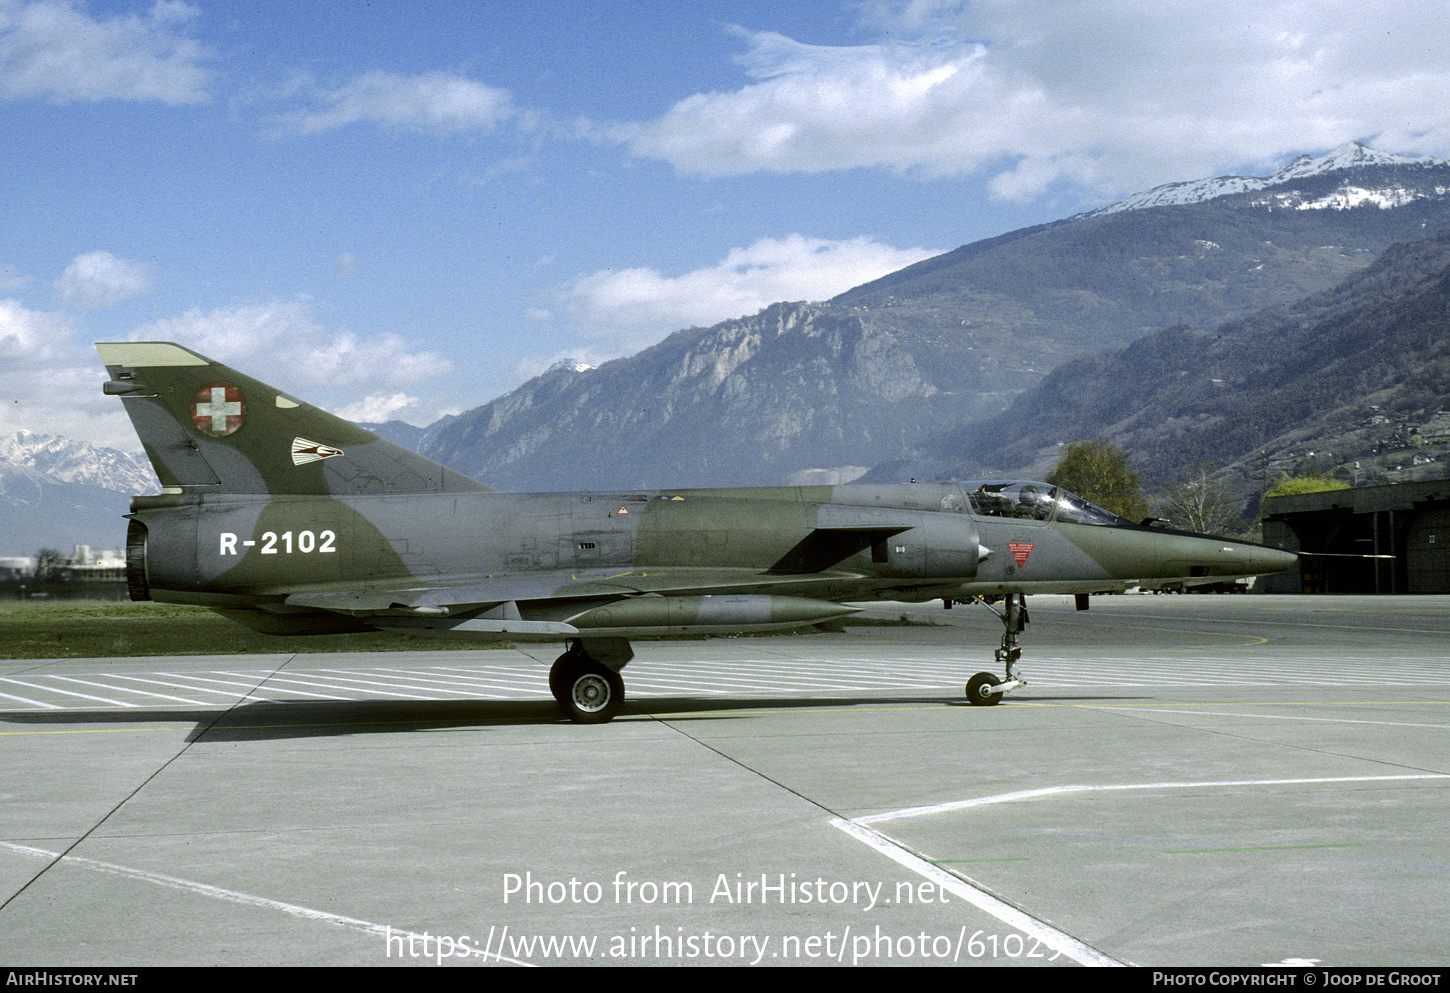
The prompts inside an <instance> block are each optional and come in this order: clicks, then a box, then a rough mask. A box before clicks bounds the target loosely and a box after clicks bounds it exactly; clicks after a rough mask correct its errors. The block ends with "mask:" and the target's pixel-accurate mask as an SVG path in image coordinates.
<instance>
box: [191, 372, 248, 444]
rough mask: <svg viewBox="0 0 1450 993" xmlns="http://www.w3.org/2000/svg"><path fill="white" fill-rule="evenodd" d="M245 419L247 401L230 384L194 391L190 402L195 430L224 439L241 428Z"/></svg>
mask: <svg viewBox="0 0 1450 993" xmlns="http://www.w3.org/2000/svg"><path fill="white" fill-rule="evenodd" d="M246 418H247V401H246V400H244V399H243V398H242V391H241V390H239V389H237V388H236V387H235V386H232V385H231V384H230V383H212V384H211V385H210V386H203V387H202V388H201V389H199V390H197V391H196V399H195V400H192V401H191V420H192V423H194V424H195V425H196V427H197V430H199V431H201V432H202V433H203V434H209V435H211V436H212V437H213V438H224V437H226V436H227V435H229V434H231V433H232V432H233V431H235V430H236V429H237V428H239V427H241V426H242V421H244V420H246Z"/></svg>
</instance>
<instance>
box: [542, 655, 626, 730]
mask: <svg viewBox="0 0 1450 993" xmlns="http://www.w3.org/2000/svg"><path fill="white" fill-rule="evenodd" d="M549 691H550V692H552V693H553V694H554V699H555V700H558V701H559V706H560V707H562V708H563V710H564V713H565V714H567V715H568V717H569V719H570V720H571V721H574V722H575V723H576V724H607V723H608V722H609V721H611V720H613V719H614V715H616V714H618V713H619V708H621V707H623V706H624V679H623V677H621V676H620V675H619V673H617V672H615V671H614V670H613V669H610V668H608V667H606V666H603V665H600V664H599V663H598V662H596V661H594V659H591V658H590V657H589V656H587V655H582V654H579V653H575V652H565V653H564V654H563V655H560V656H559V658H558V660H557V661H555V663H554V666H553V668H551V669H550V670H549Z"/></svg>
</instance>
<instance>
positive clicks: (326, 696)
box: [0, 650, 1450, 710]
mask: <svg viewBox="0 0 1450 993" xmlns="http://www.w3.org/2000/svg"><path fill="white" fill-rule="evenodd" d="M1351 654H1353V650H1350V652H1347V653H1343V654H1337V655H1336V656H1334V657H1325V656H1313V655H1301V656H1283V655H1274V656H1272V657H1270V656H1267V655H1264V656H1259V655H1246V654H1237V655H1214V654H1201V655H1193V654H1186V655H1183V656H1176V657H1161V658H1153V657H1149V658H1144V657H1142V656H1132V657H1127V656H1108V655H1102V654H1099V655H1095V656H1088V655H1086V654H1083V655H1079V656H1077V657H1074V658H1051V657H1042V656H1039V657H1037V658H1035V659H1033V660H1032V661H1031V663H1030V664H1027V663H1024V665H1023V671H1024V672H1025V673H1026V676H1027V679H1028V683H1029V690H1028V692H1042V691H1047V692H1056V691H1069V692H1070V691H1077V690H1094V691H1101V690H1122V689H1128V690H1131V689H1135V688H1149V689H1151V688H1154V687H1170V686H1181V687H1213V686H1224V687H1246V686H1286V685H1305V686H1362V685H1364V682H1365V672H1366V667H1367V666H1372V670H1373V673H1374V681H1375V682H1376V683H1377V684H1380V685H1385V686H1447V685H1450V671H1447V670H1446V667H1445V666H1444V665H1443V663H1442V662H1441V661H1440V660H1439V659H1431V658H1427V657H1425V656H1406V657H1383V656H1377V657H1374V658H1373V660H1372V661H1371V659H1370V657H1369V656H1368V655H1366V656H1365V657H1363V658H1360V657H1350V656H1351ZM228 661H232V660H228ZM385 661H386V663H387V664H383V665H355V666H354V665H335V666H330V667H327V668H307V667H305V666H297V667H284V668H280V669H241V668H225V669H209V670H208V669H198V670H196V671H193V672H179V671H177V670H176V669H175V668H169V669H167V670H164V671H156V672H143V673H128V674H119V673H111V672H107V671H106V666H107V664H108V660H97V661H96V662H95V663H94V668H93V669H91V670H90V671H79V670H76V669H71V670H70V673H72V674H67V675H60V674H58V673H55V674H52V673H46V672H43V671H41V672H30V673H27V674H26V677H25V678H24V679H19V678H16V677H13V676H11V677H0V708H3V709H27V710H34V709H41V710H55V709H72V710H77V709H95V708H97V707H99V708H111V707H128V708H135V707H149V708H163V707H167V706H177V707H181V706H191V707H197V706H201V707H218V706H228V705H230V704H231V703H234V702H236V701H238V700H241V699H248V700H253V701H270V702H285V701H287V700H346V701H361V700H380V699H387V700H419V701H430V700H431V701H438V700H539V699H548V694H549V691H548V671H549V670H548V666H547V665H541V664H538V663H535V662H527V661H525V662H505V663H484V664H480V665H478V666H477V667H473V666H460V665H457V664H453V665H426V664H417V665H409V664H407V662H406V661H403V660H393V659H387V660H385ZM71 664H72V665H74V663H71ZM203 664H204V663H203ZM224 664H225V663H224ZM992 668H994V667H993V666H992V664H990V663H988V662H986V661H985V660H983V659H981V658H977V657H975V656H966V657H963V658H941V657H937V658H920V657H911V656H902V657H896V658H890V659H880V660H873V659H860V658H846V659H830V658H823V657H818V656H808V657H801V658H779V657H777V658H747V659H724V660H713V659H712V660H692V659H689V658H685V659H682V660H678V661H653V660H651V659H649V658H642V659H639V660H636V661H635V662H634V663H633V664H632V665H631V666H630V667H629V668H627V669H626V670H625V671H624V677H625V684H626V686H627V693H628V696H629V697H630V698H631V699H646V698H650V697H670V696H688V697H701V696H709V697H721V696H726V697H728V696H743V697H752V696H803V695H809V694H812V693H850V692H891V691H898V692H902V693H928V694H937V693H939V694H941V695H942V696H943V697H944V698H955V697H957V696H960V694H961V692H962V685H963V683H965V681H966V680H967V678H968V677H969V676H971V675H972V673H974V672H978V671H981V670H984V669H992ZM7 690H8V691H9V692H6V691H7ZM164 690H172V691H175V692H174V693H166V692H164Z"/></svg>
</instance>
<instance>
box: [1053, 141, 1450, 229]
mask: <svg viewBox="0 0 1450 993" xmlns="http://www.w3.org/2000/svg"><path fill="white" fill-rule="evenodd" d="M1325 178H1329V179H1330V180H1331V181H1330V182H1328V183H1327V184H1326V183H1324V182H1319V180H1323V179H1325ZM1306 180H1313V181H1316V182H1309V183H1306V182H1305V181H1306ZM1246 194H1248V195H1250V196H1245V197H1244V199H1245V201H1246V203H1249V204H1252V205H1254V206H1274V207H1284V208H1290V209H1296V210H1345V209H1348V208H1350V207H1358V206H1363V205H1372V206H1376V207H1382V208H1389V207H1399V206H1403V205H1404V204H1406V203H1409V202H1410V201H1412V200H1420V199H1425V198H1431V197H1433V198H1436V199H1440V198H1443V197H1445V196H1447V195H1450V162H1447V161H1445V160H1443V159H1433V158H1412V157H1410V156H1408V155H1397V154H1395V153H1393V152H1377V151H1375V150H1374V149H1372V148H1368V147H1366V146H1365V145H1362V144H1361V143H1359V142H1357V141H1351V142H1346V143H1345V144H1343V145H1340V146H1339V147H1338V148H1336V149H1334V150H1333V151H1332V152H1329V153H1328V154H1326V155H1320V156H1317V157H1316V156H1312V155H1301V156H1299V157H1298V158H1297V159H1295V160H1294V161H1293V162H1290V163H1289V164H1288V165H1286V166H1285V167H1284V168H1282V169H1280V170H1279V171H1278V172H1276V173H1274V174H1273V175H1272V176H1218V177H1215V178H1213V179H1195V180H1190V181H1188V182H1183V183H1166V184H1164V185H1163V186H1155V187H1154V188H1153V189H1151V190H1145V191H1144V192H1142V193H1135V194H1133V195H1132V196H1130V197H1128V198H1126V199H1124V200H1119V201H1118V202H1117V203H1114V204H1109V205H1108V206H1106V207H1102V208H1099V209H1098V210H1094V211H1089V212H1088V213H1086V214H1082V215H1079V216H1081V217H1101V216H1103V215H1105V214H1116V213H1120V212H1122V211H1125V210H1144V209H1146V208H1149V207H1166V206H1180V205H1183V204H1191V203H1203V202H1205V201H1208V200H1216V199H1218V198H1219V197H1227V196H1244V195H1246ZM1252 194H1261V195H1259V196H1252Z"/></svg>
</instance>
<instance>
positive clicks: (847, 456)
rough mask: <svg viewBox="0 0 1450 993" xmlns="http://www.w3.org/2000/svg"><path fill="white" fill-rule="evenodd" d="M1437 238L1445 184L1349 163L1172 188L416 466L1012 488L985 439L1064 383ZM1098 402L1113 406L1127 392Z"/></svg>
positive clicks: (477, 429)
mask: <svg viewBox="0 0 1450 993" xmlns="http://www.w3.org/2000/svg"><path fill="white" fill-rule="evenodd" d="M1447 227H1450V163H1447V162H1443V161H1439V160H1434V159H1411V158H1407V157H1404V156H1398V155H1389V154H1384V153H1379V152H1375V151H1372V150H1370V149H1368V148H1365V147H1364V146H1363V145H1359V144H1354V143H1351V144H1349V145H1346V146H1343V147H1341V148H1339V149H1336V150H1334V151H1333V152H1331V153H1329V154H1328V155H1325V156H1321V157H1318V158H1310V157H1303V158H1300V159H1298V160H1296V161H1295V162H1293V163H1291V164H1290V165H1288V166H1286V167H1285V168H1284V169H1282V170H1280V171H1279V172H1277V173H1275V174H1274V175H1272V176H1268V177H1263V178H1254V177H1222V178H1219V179H1214V180H1201V181H1198V182H1195V183H1185V184H1172V185H1170V186H1166V187H1159V188H1158V189H1157V190H1152V191H1148V192H1147V193H1145V194H1142V195H1140V196H1137V197H1132V198H1129V199H1128V200H1125V201H1122V202H1121V203H1119V204H1114V205H1111V206H1110V207H1107V208H1104V209H1103V210H1101V211H1094V212H1090V213H1085V214H1078V215H1075V216H1073V217H1070V218H1067V219H1065V220H1062V221H1058V222H1056V223H1053V224H1047V225H1040V226H1037V227H1032V228H1026V229H1023V230H1020V231H1013V232H1010V233H1008V234H1004V235H1001V236H999V237H996V238H991V239H987V240H985V241H980V242H975V243H973V244H970V245H966V246H963V247H961V248H958V249H956V250H954V251H951V252H947V253H945V254H943V255H940V256H937V257H935V258H932V259H928V260H926V261H923V262H920V263H917V264H916V265H913V266H910V267H907V268H905V269H902V270H900V271H898V272H895V273H891V274H890V275H888V276H885V277H882V278H881V279H877V280H875V281H873V282H870V283H867V284H865V285H863V286H859V287H856V288H855V289H852V290H850V291H848V292H846V293H843V294H841V295H840V296H838V297H836V298H834V299H832V300H829V301H825V302H821V303H792V304H776V305H773V306H771V307H769V308H767V309H766V310H764V311H762V312H761V313H759V314H755V315H753V316H750V317H744V318H739V319H736V320H731V321H725V322H722V323H720V324H717V325H715V326H714V327H710V328H691V329H687V330H683V331H679V332H677V333H675V334H674V335H671V336H670V337H669V338H667V339H666V340H665V341H663V342H661V343H660V344H659V345H656V346H654V347H653V348H649V349H646V350H645V351H643V352H640V353H639V354H637V355H634V356H631V357H629V358H624V359H618V360H615V361H613V362H609V363H605V364H604V365H601V366H599V367H598V368H596V369H575V368H560V369H555V370H551V371H550V372H548V373H546V374H544V375H543V376H540V377H538V378H536V379H534V380H531V381H530V382H528V383H525V384H524V385H523V386H521V387H519V388H518V389H517V390H514V391H513V392H511V393H509V394H507V395H505V396H503V397H500V398H498V399H497V400H494V401H492V402H491V403H488V404H485V405H483V406H481V407H478V408H475V409H474V410H470V411H467V412H465V413H463V414H461V415H459V416H458V417H457V418H456V419H454V420H453V422H452V423H450V424H448V425H447V426H445V427H443V428H442V429H440V430H436V431H434V430H431V429H430V431H429V432H428V437H427V439H426V444H425V446H424V449H423V450H424V452H425V454H428V455H431V456H432V457H434V458H437V459H438V460H439V461H442V462H445V463H447V464H449V465H452V466H454V467H455V468H457V469H460V470H461V471H463V472H466V473H468V474H470V475H473V476H475V477H476V478H479V479H484V480H486V481H488V482H490V483H492V484H494V485H497V486H499V487H501V488H504V489H512V490H529V489H560V488H563V489H575V488H580V489H587V488H627V487H645V486H663V485H692V486H711V485H745V484H770V483H780V482H785V481H787V480H790V479H792V478H801V476H800V474H803V473H806V472H808V471H809V470H821V471H822V472H823V473H824V475H826V476H829V477H831V478H846V477H849V476H850V475H851V474H852V473H854V472H860V471H861V469H860V468H859V467H876V472H875V473H874V474H873V478H883V477H884V476H886V475H890V474H891V473H892V472H893V471H896V472H898V474H905V473H911V474H916V475H922V474H925V473H929V472H937V471H940V470H942V469H944V468H946V467H948V466H950V465H957V464H971V465H976V466H982V467H986V468H990V469H993V470H995V471H1001V472H1012V471H1016V470H1018V469H1021V468H1025V467H1029V466H1033V465H1036V464H1038V463H1040V458H1039V457H1038V456H1039V453H1037V452H1029V451H1028V448H1029V447H1030V446H1027V445H1025V443H1024V441H1023V439H1022V438H1020V437H1017V436H1016V435H1014V434H1012V432H1011V431H1009V430H1007V429H1006V428H1003V427H1002V426H1001V425H1002V422H1001V420H1000V419H999V418H1000V416H1001V415H1002V414H1003V413H1004V412H1006V411H1007V410H1008V409H1009V406H1010V405H1011V404H1012V403H1013V402H1014V401H1015V400H1016V399H1017V398H1018V397H1020V396H1022V395H1023V394H1024V393H1025V392H1026V391H1028V390H1029V389H1031V388H1032V387H1034V386H1036V385H1037V384H1038V383H1039V382H1040V381H1041V380H1042V379H1043V377H1044V376H1046V375H1047V374H1048V373H1049V372H1051V371H1052V370H1053V369H1056V368H1058V367H1060V366H1061V365H1062V364H1063V363H1064V362H1067V361H1068V360H1070V359H1073V358H1075V357H1077V356H1081V355H1084V354H1096V353H1102V352H1105V351H1115V350H1121V349H1123V348H1127V347H1128V346H1130V345H1132V344H1133V343H1134V342H1138V341H1139V340H1141V339H1144V338H1146V337H1149V336H1152V335H1154V334H1156V333H1158V332H1161V331H1162V330H1163V329H1165V328H1174V327H1188V328H1196V329H1201V330H1207V329H1213V328H1217V327H1219V326H1220V325H1223V324H1224V323H1225V322H1228V321H1233V320H1242V319H1247V318H1250V317H1251V316H1252V315H1255V314H1258V313H1260V312H1263V311H1266V310H1269V309H1272V308H1275V307H1282V306H1286V305H1291V304H1294V303H1296V302H1298V301H1300V300H1304V299H1305V298H1307V297H1310V296H1312V295H1314V294H1317V293H1323V292H1326V291H1329V290H1331V289H1332V288H1334V287H1336V286H1338V285H1340V284H1341V283H1342V282H1343V281H1344V280H1346V279H1347V278H1349V277H1351V276H1352V275H1354V274H1355V273H1358V272H1361V271H1363V270H1364V269H1365V268H1366V267H1368V266H1370V265H1371V263H1373V262H1374V261H1375V260H1376V259H1377V258H1379V257H1380V256H1381V255H1382V254H1383V253H1384V252H1385V251H1386V250H1388V249H1389V248H1390V247H1391V246H1392V245H1395V244H1398V243H1407V242H1414V241H1419V240H1422V239H1424V238H1426V237H1433V236H1434V235H1435V234H1436V233H1437V232H1438V231H1439V230H1440V229H1442V228H1447ZM1111 388H1112V389H1113V390H1115V391H1116V392H1117V393H1118V394H1119V395H1120V397H1121V399H1122V401H1123V403H1124V404H1125V405H1127V406H1131V404H1132V402H1133V400H1132V398H1133V397H1134V395H1135V383H1134V378H1133V377H1132V375H1131V374H1129V375H1127V377H1126V378H1124V379H1120V380H1119V381H1118V382H1117V383H1114V384H1113V385H1112V387H1111ZM1018 420H1019V421H1020V417H1019V418H1018ZM983 422H985V423H987V424H989V425H995V427H992V428H990V430H995V431H997V432H998V435H999V437H1000V438H1001V440H1002V442H1003V445H1002V446H1000V450H999V451H997V452H995V453H994V452H992V451H990V450H989V449H988V448H987V447H984V446H983V445H982V444H980V443H976V442H974V443H973V444H972V445H971V446H970V448H969V449H967V448H963V449H961V450H959V451H957V452H956V453H955V454H956V458H957V459H958V460H959V461H958V462H955V463H954V462H952V461H951V459H950V458H948V459H947V461H945V462H944V461H943V458H944V457H945V456H946V453H945V452H944V449H943V446H944V444H946V443H947V441H946V440H947V439H950V438H955V439H957V441H958V442H961V441H962V440H963V439H964V438H965V437H966V434H964V432H965V431H966V429H967V428H968V427H969V426H970V425H974V424H980V423H983ZM1102 427H1103V428H1104V429H1106V427H1107V426H1102ZM1085 429H1086V428H1085V426H1078V427H1077V430H1078V431H1079V432H1081V431H1083V430H1085ZM1054 440H1055V439H1054ZM1029 456H1031V457H1029ZM1167 457H1168V455H1167V452H1166V450H1165V454H1164V458H1167ZM851 467H857V468H855V469H852V468H851ZM1152 474H1153V475H1155V476H1162V475H1170V474H1171V469H1170V468H1169V467H1165V466H1159V465H1158V464H1156V463H1155V464H1154V466H1153V473H1152Z"/></svg>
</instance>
